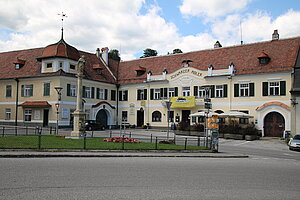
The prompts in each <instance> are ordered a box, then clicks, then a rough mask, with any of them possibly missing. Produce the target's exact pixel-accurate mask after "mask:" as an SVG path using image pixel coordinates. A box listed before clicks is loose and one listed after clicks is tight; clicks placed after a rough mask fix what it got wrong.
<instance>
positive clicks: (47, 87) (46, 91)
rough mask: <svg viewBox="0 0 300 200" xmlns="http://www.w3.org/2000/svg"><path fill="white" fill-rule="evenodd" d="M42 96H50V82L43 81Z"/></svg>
mask: <svg viewBox="0 0 300 200" xmlns="http://www.w3.org/2000/svg"><path fill="white" fill-rule="evenodd" d="M44 96H50V83H44Z"/></svg>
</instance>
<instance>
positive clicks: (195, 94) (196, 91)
mask: <svg viewBox="0 0 300 200" xmlns="http://www.w3.org/2000/svg"><path fill="white" fill-rule="evenodd" d="M194 96H195V97H197V96H198V86H194Z"/></svg>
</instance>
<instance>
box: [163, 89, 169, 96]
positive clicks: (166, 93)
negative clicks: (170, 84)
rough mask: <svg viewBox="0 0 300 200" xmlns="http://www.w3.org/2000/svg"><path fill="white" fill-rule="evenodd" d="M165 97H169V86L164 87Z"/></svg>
mask: <svg viewBox="0 0 300 200" xmlns="http://www.w3.org/2000/svg"><path fill="white" fill-rule="evenodd" d="M164 97H165V98H167V97H168V88H164Z"/></svg>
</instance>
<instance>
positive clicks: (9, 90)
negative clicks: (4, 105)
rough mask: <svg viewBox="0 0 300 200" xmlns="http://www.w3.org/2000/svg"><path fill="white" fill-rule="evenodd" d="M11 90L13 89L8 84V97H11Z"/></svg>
mask: <svg viewBox="0 0 300 200" xmlns="http://www.w3.org/2000/svg"><path fill="white" fill-rule="evenodd" d="M11 90H12V87H11V85H7V86H6V97H11Z"/></svg>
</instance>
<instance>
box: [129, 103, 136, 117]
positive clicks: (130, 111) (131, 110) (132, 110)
mask: <svg viewBox="0 0 300 200" xmlns="http://www.w3.org/2000/svg"><path fill="white" fill-rule="evenodd" d="M134 107H135V105H134V103H131V104H129V115H134Z"/></svg>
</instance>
